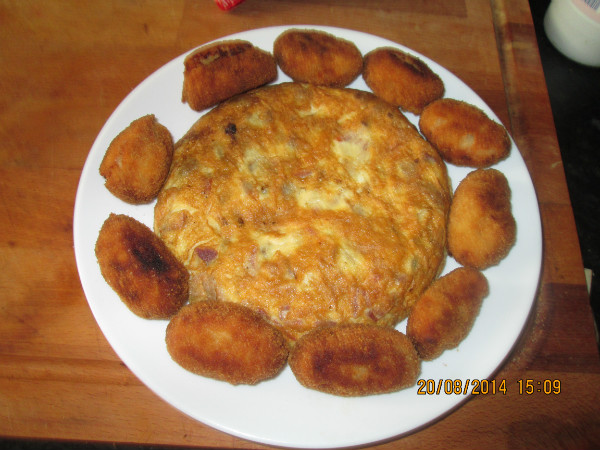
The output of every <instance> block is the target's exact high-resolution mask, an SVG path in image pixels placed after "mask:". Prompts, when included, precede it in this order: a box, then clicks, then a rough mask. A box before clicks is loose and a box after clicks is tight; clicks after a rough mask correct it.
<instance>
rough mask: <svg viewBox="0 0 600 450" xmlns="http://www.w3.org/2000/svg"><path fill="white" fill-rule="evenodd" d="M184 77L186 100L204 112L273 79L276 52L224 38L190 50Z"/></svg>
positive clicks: (275, 71)
mask: <svg viewBox="0 0 600 450" xmlns="http://www.w3.org/2000/svg"><path fill="white" fill-rule="evenodd" d="M183 76H184V79H183V94H182V100H183V101H184V102H187V103H188V104H189V105H190V107H191V108H192V109H194V110H196V111H201V110H203V109H205V108H208V107H210V106H214V105H216V104H217V103H219V102H220V101H223V100H225V99H228V98H229V97H232V96H234V95H236V94H240V93H242V92H246V91H248V90H250V89H253V88H256V87H258V86H262V85H263V84H266V83H269V82H271V81H273V80H274V79H275V78H276V77H277V64H276V62H275V58H274V57H273V55H271V54H270V53H269V52H265V51H263V50H261V49H259V48H257V47H255V46H254V45H252V44H251V43H250V42H247V41H241V40H231V41H220V42H216V43H213V44H209V45H206V46H204V47H200V48H199V49H197V50H195V51H194V52H192V53H190V54H189V55H188V56H187V57H186V58H185V61H184V73H183Z"/></svg>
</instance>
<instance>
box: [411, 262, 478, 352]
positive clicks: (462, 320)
mask: <svg viewBox="0 0 600 450" xmlns="http://www.w3.org/2000/svg"><path fill="white" fill-rule="evenodd" d="M488 290H489V287H488V282H487V280H486V278H485V276H484V275H483V274H482V273H481V272H479V271H477V270H475V269H472V268H468V267H460V268H458V269H455V270H453V271H452V272H450V273H448V274H447V275H445V276H443V277H441V278H439V279H437V280H436V281H434V282H433V284H432V285H431V286H430V287H429V288H428V289H427V290H426V291H425V293H424V294H423V295H422V296H421V298H420V299H419V300H418V301H417V303H415V305H414V306H413V308H412V311H411V312H410V315H409V316H408V322H407V325H406V334H407V336H408V337H409V338H410V339H411V340H412V342H413V343H414V345H415V347H416V349H417V352H418V353H419V356H420V357H421V358H422V359H424V360H427V361H429V360H432V359H435V358H437V357H438V356H440V355H441V354H442V353H443V352H444V351H445V350H449V349H452V348H455V347H456V346H458V344H459V343H460V342H461V341H462V340H463V339H464V338H465V337H466V336H467V335H468V334H469V331H471V328H472V327H473V323H474V322H475V318H476V317H477V315H478V314H479V309H480V308H481V303H482V301H483V299H484V297H486V296H487V294H488Z"/></svg>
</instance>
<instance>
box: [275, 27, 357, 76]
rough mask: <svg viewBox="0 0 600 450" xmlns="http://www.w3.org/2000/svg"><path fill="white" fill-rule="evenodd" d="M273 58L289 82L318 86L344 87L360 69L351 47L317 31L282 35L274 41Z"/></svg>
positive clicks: (353, 47) (344, 41)
mask: <svg viewBox="0 0 600 450" xmlns="http://www.w3.org/2000/svg"><path fill="white" fill-rule="evenodd" d="M273 55H274V56H275V59H276V60H277V64H279V67H280V68H281V70H282V71H283V72H284V73H285V74H287V75H289V76H290V78H292V80H294V81H299V82H303V83H311V84H317V85H321V86H330V87H344V86H346V85H348V84H350V83H351V82H352V81H353V80H354V79H355V78H356V77H357V76H358V75H359V74H360V73H361V71H362V67H363V58H362V54H361V53H360V51H359V50H358V48H357V47H356V45H354V43H352V42H350V41H347V40H345V39H341V38H338V37H336V36H333V35H331V34H329V33H325V32H323V31H317V30H298V29H291V30H287V31H285V32H283V33H282V34H281V35H279V37H277V39H276V40H275V43H274V45H273Z"/></svg>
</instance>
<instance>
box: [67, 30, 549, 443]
mask: <svg viewBox="0 0 600 450" xmlns="http://www.w3.org/2000/svg"><path fill="white" fill-rule="evenodd" d="M287 28H289V27H272V28H263V29H258V30H252V31H247V32H242V33H238V34H236V35H232V36H227V37H224V38H223V39H226V38H240V39H246V40H248V41H251V42H252V43H254V44H255V45H257V46H258V47H261V48H263V49H265V50H268V51H272V48H273V47H272V45H273V41H274V39H275V38H276V37H277V36H278V35H279V34H280V33H281V32H282V31H284V30H285V29H287ZM300 28H319V29H323V30H325V31H329V32H331V33H333V34H335V35H337V36H340V37H343V38H346V39H349V40H351V41H353V42H355V43H356V45H357V46H358V48H359V50H360V51H361V52H363V54H365V53H366V52H368V51H369V50H372V49H374V48H376V47H380V46H395V47H398V48H401V49H403V50H404V51H407V52H410V53H413V54H415V55H417V56H419V57H420V58H421V59H422V60H423V61H424V62H426V63H427V64H428V65H429V66H430V67H431V69H432V70H433V71H435V72H436V73H438V74H439V75H440V76H441V77H442V79H443V80H444V84H445V87H446V94H445V95H446V97H451V98H456V99H461V100H465V101H467V102H469V103H472V104H475V105H477V106H479V107H480V108H482V109H483V110H484V111H486V112H487V113H488V115H490V116H491V117H493V118H495V119H496V120H498V118H497V117H496V115H495V114H494V113H493V112H492V111H491V110H490V108H489V107H488V106H487V105H486V104H485V103H484V102H483V101H482V99H481V98H480V97H479V96H478V95H477V94H475V93H474V92H473V91H472V90H471V89H470V88H469V87H468V86H466V85H465V84H464V83H463V82H462V81H460V80H459V79H458V78H457V77H456V76H454V75H453V74H451V73H450V72H448V71H447V70H446V69H444V68H443V67H441V66H440V65H438V64H436V63H435V62H434V61H431V60H430V59H428V58H426V57H425V56H423V55H419V54H417V53H416V52H413V51H411V50H410V49H407V48H405V47H403V46H401V45H399V44H396V43H394V42H391V41H387V40H384V39H382V38H379V37H376V36H372V35H369V34H365V33H361V32H356V31H351V30H346V29H339V28H331V27H317V26H305V27H300ZM184 57H185V55H181V56H179V57H178V58H176V59H174V60H173V61H171V62H169V63H168V64H166V65H165V66H163V67H162V68H160V69H159V70H157V71H156V72H155V73H153V74H152V75H151V76H150V77H148V78H147V79H146V80H145V81H144V82H142V83H141V84H140V85H139V86H138V87H137V88H135V89H134V90H133V91H132V92H131V93H130V94H129V95H128V96H127V97H126V98H125V99H124V100H123V102H122V103H121V104H120V105H119V107H118V108H117V109H116V110H115V112H114V113H113V114H112V115H111V116H110V118H109V119H108V121H107V122H106V124H105V125H104V127H103V128H102V130H101V131H100V134H99V135H98V137H97V139H96V141H95V142H94V145H93V146H92V149H91V151H90V153H89V156H88V158H87V161H86V163H85V166H84V168H83V172H82V175H81V180H80V183H79V188H78V191H77V198H76V202H75V211H74V221H73V222H74V224H73V229H74V241H75V255H76V259H77V267H78V270H79V275H80V278H81V282H82V285H83V289H84V291H85V295H86V297H87V299H88V302H89V305H90V308H91V309H92V312H93V314H94V316H95V318H96V320H97V322H98V325H99V326H100V328H101V329H102V331H103V333H104V335H105V336H106V338H107V339H108V341H109V343H110V344H111V346H112V347H113V348H114V350H115V351H116V352H117V354H118V355H119V357H120V358H121V359H122V360H123V362H124V363H125V364H127V366H128V367H129V368H130V369H131V371H132V372H133V373H134V374H135V375H136V376H137V377H138V378H139V379H140V380H142V382H144V383H145V384H146V385H147V386H148V387H149V388H150V389H152V390H153V391H154V392H155V393H156V394H157V395H158V396H160V397H161V398H163V399H164V400H165V401H167V402H168V403H170V404H171V405H173V406H174V407H176V408H178V409H179V410H181V411H183V412H184V413H186V414H188V415H190V416H191V417H193V418H195V419H197V420H199V421H201V422H203V423H205V424H207V425H209V426H211V427H214V428H216V429H218V430H221V431H224V432H226V433H230V434H232V435H235V436H238V437H241V438H245V439H249V440H252V441H257V442H260V443H264V444H273V445H278V446H289V447H304V448H332V447H342V446H354V445H364V444H368V443H374V442H377V441H381V440H386V439H390V438H393V437H397V436H400V435H402V434H405V433H408V432H410V431H413V430H415V429H416V428H419V427H422V426H424V425H426V424H427V423H429V422H431V421H433V420H435V419H437V418H439V417H440V416H442V415H444V414H446V413H448V412H449V411H451V410H452V409H454V408H455V407H457V406H458V405H459V404H460V403H462V402H464V401H466V400H467V399H468V398H469V395H462V394H461V395H456V394H445V393H444V386H442V389H441V393H440V394H439V395H419V394H418V392H417V391H418V386H415V387H413V388H411V389H406V390H403V391H400V392H397V393H393V394H386V395H378V396H370V397H364V398H340V397H335V396H332V395H328V394H323V393H320V392H316V391H312V390H308V389H305V388H303V387H302V386H300V384H298V382H297V381H296V379H295V378H294V376H293V374H292V372H291V370H290V369H289V368H286V369H285V370H284V372H283V373H282V374H281V375H280V376H278V377H277V378H275V379H273V380H270V381H267V382H263V383H261V384H259V385H257V386H237V387H234V386H231V385H229V384H226V383H223V382H219V381H214V380H211V379H207V378H203V377H200V376H196V375H194V374H192V373H189V372H187V371H185V370H184V369H182V368H180V367H179V366H178V365H177V364H175V363H174V362H173V361H172V360H171V358H170V357H169V354H168V353H167V350H166V348H165V344H164V335H165V328H166V325H167V322H166V321H148V320H144V319H140V318H138V317H136V316H135V315H133V314H132V313H131V312H130V311H129V310H128V309H127V308H126V307H125V306H124V305H123V303H122V302H121V301H120V300H119V298H118V297H117V295H116V294H115V293H114V292H113V291H112V289H111V288H110V287H109V286H108V285H107V284H106V282H105V281H104V279H103V278H102V276H101V274H100V270H99V268H98V264H97V261H96V257H95V255H94V245H95V242H96V239H97V237H98V232H99V230H100V227H101V225H102V223H103V222H104V220H105V219H106V218H107V217H108V215H109V214H110V213H111V212H114V213H124V214H128V215H130V216H132V217H135V218H137V219H138V220H140V221H141V222H143V223H145V224H147V225H149V226H150V227H151V226H152V220H153V207H154V205H153V204H152V205H145V206H131V205H128V204H125V203H123V202H121V201H120V200H118V199H116V198H115V197H113V196H112V195H111V194H110V193H109V192H108V191H107V190H106V189H105V187H104V179H103V178H102V177H101V176H100V175H99V173H98V168H99V166H100V162H101V160H102V157H103V156H104V153H105V151H106V148H107V147H108V145H109V143H110V141H111V140H112V139H113V138H114V137H115V136H116V135H117V134H118V133H119V132H120V131H121V130H122V129H124V128H125V127H126V126H127V125H129V123H130V122H131V121H133V120H134V119H137V118H138V117H141V116H143V115H145V114H149V113H153V114H155V115H156V117H157V119H158V120H159V122H160V123H162V124H163V125H165V126H166V127H167V128H168V129H169V130H170V131H171V133H172V134H173V137H174V138H175V139H176V140H177V139H179V138H180V137H181V136H183V134H184V133H185V132H186V131H187V130H188V128H189V127H190V126H191V125H192V124H193V123H194V122H195V120H196V119H198V117H200V115H201V113H197V112H194V111H192V110H191V109H190V108H189V107H188V106H187V105H186V104H183V103H182V102H181V88H182V83H183V59H184ZM286 80H288V78H287V77H286V76H285V75H283V73H281V72H279V77H278V79H277V82H280V81H286ZM351 87H354V88H358V89H363V90H368V88H367V86H366V85H365V83H364V81H363V80H362V78H360V77H359V79H357V80H356V81H355V82H354V83H353V84H352V85H351ZM407 117H408V118H409V119H410V120H411V121H413V123H415V121H416V119H417V117H415V116H412V115H410V114H407ZM496 167H497V168H498V169H500V170H501V171H502V172H504V174H505V175H506V177H507V178H508V181H509V184H510V187H511V189H512V192H513V214H514V216H515V219H516V221H517V224H518V227H517V228H518V231H517V242H516V245H515V247H514V248H513V249H512V251H511V252H510V254H509V255H508V257H507V258H506V259H505V260H504V261H502V263H501V264H500V265H498V266H496V267H493V268H490V269H488V270H486V271H485V276H486V277H487V279H488V281H489V284H490V291H491V293H490V295H489V297H487V298H486V299H485V301H484V304H483V307H482V309H481V312H480V315H479V317H478V318H477V320H476V322H475V325H474V327H473V329H472V331H471V333H470V334H469V336H468V337H467V339H466V340H465V341H463V342H462V343H461V345H460V346H459V347H458V348H457V349H455V350H451V351H446V352H445V353H444V354H443V355H442V356H441V357H440V358H438V359H436V360H435V361H431V362H424V363H423V364H422V371H421V375H420V378H421V379H424V380H440V379H441V380H462V383H463V386H464V384H465V383H466V382H467V380H477V379H478V380H486V379H489V378H490V376H492V375H493V374H494V372H495V371H496V370H497V369H498V368H499V366H500V365H501V364H502V362H503V361H504V359H505V358H506V357H507V356H508V355H509V353H510V351H511V349H512V347H513V345H514V343H515V342H516V340H517V339H518V337H519V335H520V333H521V331H522V329H523V326H524V324H525V322H526V320H527V317H528V315H529V312H530V310H531V308H532V304H533V302H534V299H535V294H536V289H537V285H538V279H539V275H540V268H541V258H542V234H541V224H540V215H539V209H538V204H537V200H536V195H535V191H534V187H533V184H532V181H531V178H530V176H529V173H528V171H527V168H526V167H525V164H524V162H523V159H522V158H521V155H520V153H519V151H518V149H517V148H516V146H515V144H514V143H513V144H512V150H511V155H510V157H509V158H508V159H507V160H505V161H503V162H501V163H500V164H498V165H497V166H496ZM469 171H470V170H469V169H464V168H457V167H449V173H450V176H451V178H452V183H453V186H454V187H456V185H457V183H458V182H459V181H460V180H461V179H462V178H463V177H464V176H465V175H466V174H467V173H468V172H469ZM455 267H456V263H455V262H454V261H453V260H451V259H449V260H448V262H447V264H446V269H445V270H446V272H447V271H449V270H451V269H453V268H455ZM405 327H406V323H405V322H403V323H401V324H400V325H399V326H398V329H400V330H401V331H404V330H405ZM471 387H472V386H471ZM506 389H507V390H514V389H517V386H516V385H514V386H513V385H507V386H506ZM470 391H471V388H469V389H468V392H470Z"/></svg>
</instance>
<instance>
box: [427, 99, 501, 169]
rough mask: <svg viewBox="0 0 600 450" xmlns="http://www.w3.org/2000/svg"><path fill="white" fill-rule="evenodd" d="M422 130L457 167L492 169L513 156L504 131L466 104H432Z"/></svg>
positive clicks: (445, 102)
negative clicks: (490, 167)
mask: <svg viewBox="0 0 600 450" xmlns="http://www.w3.org/2000/svg"><path fill="white" fill-rule="evenodd" d="M419 127H420V129H421V132H422V133H423V135H424V136H425V137H426V138H427V140H428V141H429V142H431V144H432V145H433V146H434V147H435V148H437V149H438V151H439V152H440V155H441V156H442V158H444V160H446V161H447V162H449V163H452V164H455V165H457V166H468V167H477V168H482V167H489V166H491V165H493V164H496V163H497V162H499V161H500V160H502V159H504V158H506V157H507V156H508V154H509V153H510V145H511V144H510V139H509V137H508V134H507V133H506V130H505V128H504V127H503V126H502V125H500V124H499V123H497V122H494V121H493V120H492V119H490V118H489V117H488V116H486V115H485V113H484V112H483V111H481V110H480V109H479V108H477V107H475V106H473V105H471V104H468V103H465V102H463V101H459V100H454V99H450V98H444V99H440V100H437V101H435V102H433V103H431V104H429V105H428V106H427V107H426V108H425V109H424V110H423V113H422V114H421V117H420V119H419Z"/></svg>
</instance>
